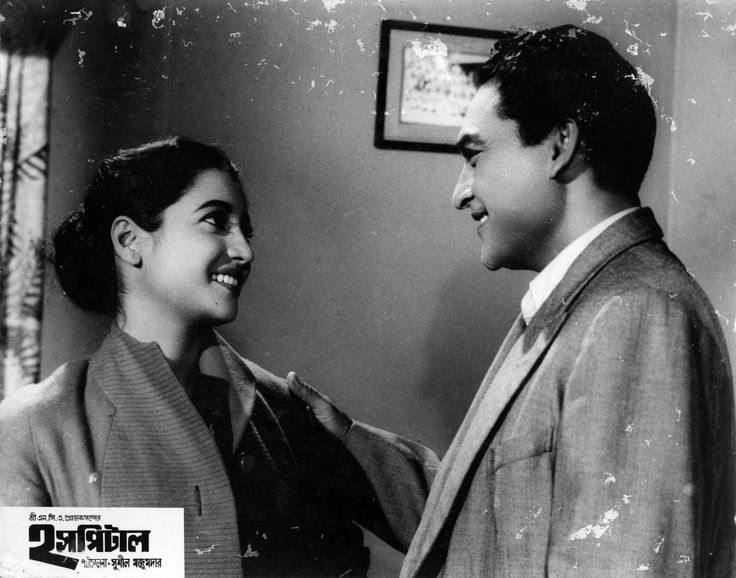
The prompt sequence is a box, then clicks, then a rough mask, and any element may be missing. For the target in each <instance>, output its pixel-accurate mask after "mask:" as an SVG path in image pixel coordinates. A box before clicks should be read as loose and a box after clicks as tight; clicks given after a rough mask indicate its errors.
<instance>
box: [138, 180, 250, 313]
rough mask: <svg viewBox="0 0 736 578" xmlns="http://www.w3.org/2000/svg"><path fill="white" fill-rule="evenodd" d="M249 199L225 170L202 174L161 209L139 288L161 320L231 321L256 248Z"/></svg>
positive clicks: (236, 310) (144, 260) (144, 261)
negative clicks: (250, 240) (252, 244)
mask: <svg viewBox="0 0 736 578" xmlns="http://www.w3.org/2000/svg"><path fill="white" fill-rule="evenodd" d="M250 235H251V228H250V220H249V218H248V213H247V211H246V207H245V199H244V197H243V194H242V193H241V191H240V189H239V187H238V185H237V184H236V183H235V181H234V180H233V179H232V177H231V176H230V175H228V174H227V173H226V172H224V171H220V170H216V169H211V170H207V171H204V172H202V173H200V174H199V175H198V176H197V177H196V179H195V180H194V181H193V183H192V184H191V186H190V187H189V188H188V189H187V190H186V191H185V192H184V194H183V195H182V197H181V198H180V199H179V200H178V201H177V202H176V203H174V204H173V205H170V206H169V207H167V208H166V210H165V211H164V212H163V223H162V224H161V227H159V229H158V230H156V231H154V232H153V233H152V234H151V237H150V243H148V244H147V245H148V248H147V251H146V253H147V254H146V255H145V256H144V258H143V264H142V270H141V273H142V275H141V276H140V279H141V286H140V287H138V288H137V289H138V290H140V291H141V292H142V294H143V296H144V297H145V298H146V299H150V300H152V301H153V304H154V305H155V307H154V310H155V311H157V312H160V313H161V314H162V315H163V316H165V317H166V319H161V320H159V321H163V322H170V323H174V324H184V325H186V326H190V327H195V326H214V325H219V324H222V323H228V322H230V321H232V320H233V319H235V317H236V315H237V314H238V296H239V295H240V291H241V289H242V287H243V284H244V283H245V280H246V279H247V277H248V273H249V272H250V262H251V261H252V260H253V253H252V251H251V249H250V246H249V245H248V238H249V237H250Z"/></svg>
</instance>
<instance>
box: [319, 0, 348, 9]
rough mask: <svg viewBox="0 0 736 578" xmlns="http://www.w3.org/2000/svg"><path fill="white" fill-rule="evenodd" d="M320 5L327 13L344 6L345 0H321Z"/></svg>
mask: <svg viewBox="0 0 736 578" xmlns="http://www.w3.org/2000/svg"><path fill="white" fill-rule="evenodd" d="M322 4H323V5H324V7H325V10H327V12H332V11H333V10H334V9H335V8H337V7H338V6H341V5H342V4H345V0H322Z"/></svg>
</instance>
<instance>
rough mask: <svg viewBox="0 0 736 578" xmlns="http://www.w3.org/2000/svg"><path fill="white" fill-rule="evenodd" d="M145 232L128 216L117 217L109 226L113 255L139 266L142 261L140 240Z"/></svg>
mask: <svg viewBox="0 0 736 578" xmlns="http://www.w3.org/2000/svg"><path fill="white" fill-rule="evenodd" d="M145 233H146V232H145V231H144V230H143V229H141V228H140V227H139V226H138V225H136V223H135V221H133V219H131V218H130V217H126V216H124V215H123V216H120V217H117V218H116V219H115V220H114V221H113V222H112V225H111V226H110V237H111V238H112V246H113V248H114V249H115V255H116V256H117V257H119V258H120V259H122V260H123V261H125V262H126V263H129V264H130V265H133V267H140V266H141V264H142V262H143V257H142V255H141V240H142V237H143V236H144V235H145Z"/></svg>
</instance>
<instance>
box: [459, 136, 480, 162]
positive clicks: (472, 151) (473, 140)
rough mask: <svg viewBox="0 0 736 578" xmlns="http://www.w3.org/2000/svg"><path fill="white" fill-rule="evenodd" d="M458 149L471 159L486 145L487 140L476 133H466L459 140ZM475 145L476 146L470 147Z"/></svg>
mask: <svg viewBox="0 0 736 578" xmlns="http://www.w3.org/2000/svg"><path fill="white" fill-rule="evenodd" d="M456 146H457V150H458V152H459V153H460V154H461V155H463V156H464V157H465V158H466V159H468V160H469V159H470V157H472V156H473V155H476V154H477V153H478V152H479V149H482V148H483V147H484V146H485V142H484V141H483V139H481V138H480V136H478V135H477V134H475V133H465V134H464V135H463V136H462V137H461V138H460V140H459V141H457V145H456ZM470 147H475V148H470Z"/></svg>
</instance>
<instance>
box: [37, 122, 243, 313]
mask: <svg viewBox="0 0 736 578" xmlns="http://www.w3.org/2000/svg"><path fill="white" fill-rule="evenodd" d="M210 169H217V170H221V171H224V172H226V173H228V174H229V175H230V176H231V177H232V178H233V180H234V181H235V182H236V183H237V184H238V186H239V188H240V189H241V191H242V190H243V187H242V183H241V182H240V175H239V172H238V169H237V168H236V167H235V165H234V164H233V163H232V162H231V161H230V159H229V158H228V157H227V155H226V154H225V153H224V152H223V151H221V150H220V149H219V148H217V147H214V146H210V145H206V144H203V143H200V142H197V141H194V140H191V139H188V138H185V137H179V136H177V137H173V138H169V139H166V140H161V141H156V142H151V143H147V144H144V145H141V146H139V147H135V148H130V149H124V150H120V151H118V152H117V153H115V154H113V155H110V156H108V157H106V158H105V159H103V160H102V162H101V163H100V166H99V168H98V169H97V173H96V174H95V178H94V180H93V181H92V183H91V184H90V185H89V187H88V188H87V192H86V194H85V196H84V200H83V201H82V204H81V206H80V207H79V209H78V210H77V211H76V212H74V213H73V214H72V215H70V216H69V217H68V218H67V219H66V220H65V221H64V222H63V223H62V224H61V226H60V227H59V228H58V229H57V231H56V233H55V234H54V238H53V253H52V254H51V255H49V258H50V260H51V261H52V262H53V264H54V267H55V269H56V275H57V276H58V278H59V283H60V284H61V287H62V289H63V290H64V293H65V294H66V295H67V296H68V297H69V298H70V299H71V300H72V301H73V302H74V303H76V304H77V305H78V306H79V307H81V308H82V309H85V310H87V311H93V312H95V313H104V314H108V315H114V314H115V313H116V312H117V311H118V309H119V305H120V300H119V296H120V294H121V293H122V292H123V290H124V287H123V286H122V284H121V280H120V279H119V278H118V275H117V271H116V267H115V252H114V249H113V245H112V239H111V237H110V228H111V226H112V223H113V221H114V220H115V219H116V218H117V217H119V216H122V215H124V216H127V217H130V218H131V219H133V221H135V223H136V224H137V225H138V226H140V227H141V228H143V229H144V230H146V231H149V232H150V231H155V230H156V229H158V228H159V227H160V226H161V223H162V213H163V212H164V210H165V209H166V208H167V207H169V206H170V205H172V204H174V203H176V202H177V201H178V200H179V199H180V198H181V197H182V195H183V194H184V193H185V192H186V190H187V189H188V188H189V187H190V186H191V184H192V183H193V182H194V180H195V179H196V177H197V176H198V175H199V174H200V173H202V172H203V171H206V170H210Z"/></svg>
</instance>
